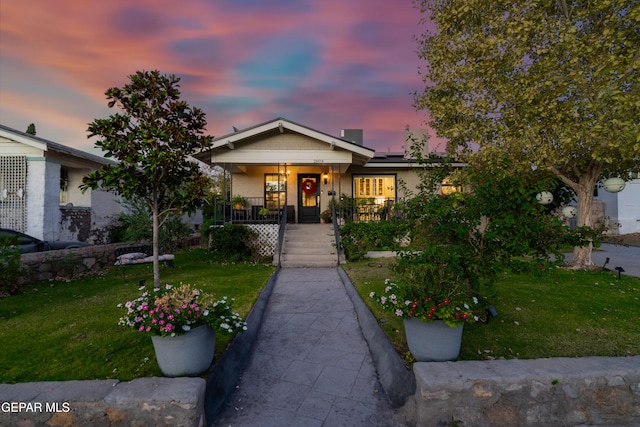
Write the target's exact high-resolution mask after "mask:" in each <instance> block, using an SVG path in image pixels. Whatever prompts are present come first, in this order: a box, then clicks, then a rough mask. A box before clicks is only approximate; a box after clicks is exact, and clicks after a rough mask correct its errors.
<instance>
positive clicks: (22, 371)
mask: <svg viewBox="0 0 640 427" xmlns="http://www.w3.org/2000/svg"><path fill="white" fill-rule="evenodd" d="M175 264H176V268H175V269H169V268H163V269H162V271H161V278H162V283H163V284H165V283H171V284H174V285H175V284H179V283H181V282H182V283H190V284H194V285H197V286H198V287H199V288H201V289H203V290H204V291H207V292H212V293H214V294H215V295H216V296H217V297H222V296H225V295H226V296H228V297H229V298H236V301H235V304H234V310H235V311H238V312H239V313H240V314H242V315H243V316H244V317H246V315H247V314H248V312H249V311H250V309H251V307H252V306H253V303H254V302H255V301H256V299H257V298H258V296H259V294H260V292H261V290H262V289H263V288H264V286H265V284H266V282H267V280H268V278H269V277H270V276H271V274H272V273H273V271H274V267H272V266H270V265H253V264H215V263H212V262H211V261H209V259H208V256H207V252H206V251H205V250H203V249H190V250H185V251H181V252H179V253H177V254H176V261H175ZM123 270H124V271H123V272H124V277H123V275H122V273H123V272H122V271H120V270H119V269H118V268H111V269H109V270H105V274H104V275H101V276H95V277H86V278H83V279H80V280H76V281H73V282H49V281H45V282H39V283H36V284H32V285H28V286H26V287H24V292H23V294H21V295H14V296H11V297H8V298H4V299H0V343H2V345H1V349H2V350H1V351H0V382H2V383H17V382H31V381H58V380H89V379H111V378H115V379H119V380H131V379H133V378H137V377H149V376H162V373H161V372H160V369H159V368H158V366H157V363H156V360H155V356H154V351H153V345H152V344H151V338H150V336H149V335H147V334H144V333H140V332H136V331H134V330H132V329H129V328H124V327H120V326H118V319H119V318H120V316H121V315H122V314H123V313H124V309H122V308H118V307H117V305H118V304H119V303H124V302H126V301H128V300H131V299H133V298H135V297H137V296H138V295H139V291H138V289H139V282H140V280H141V279H146V281H147V284H148V286H151V285H152V284H153V271H152V267H151V264H145V265H132V266H126V267H123ZM230 339H231V338H230V337H227V336H224V335H222V334H217V336H216V355H217V356H218V355H219V354H221V353H222V352H223V351H224V349H225V348H226V346H227V344H228V343H229V341H230Z"/></svg>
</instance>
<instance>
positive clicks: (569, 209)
mask: <svg viewBox="0 0 640 427" xmlns="http://www.w3.org/2000/svg"><path fill="white" fill-rule="evenodd" d="M577 213H578V210H577V209H576V208H575V207H574V206H565V207H564V208H562V215H564V217H565V218H575V217H576V214H577Z"/></svg>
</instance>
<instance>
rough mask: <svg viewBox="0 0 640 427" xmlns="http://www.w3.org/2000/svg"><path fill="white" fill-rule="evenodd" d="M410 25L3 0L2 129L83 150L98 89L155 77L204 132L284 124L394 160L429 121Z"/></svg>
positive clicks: (100, 106) (322, 6)
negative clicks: (174, 80)
mask: <svg viewBox="0 0 640 427" xmlns="http://www.w3.org/2000/svg"><path fill="white" fill-rule="evenodd" d="M419 20H420V14H419V12H418V11H417V10H416V9H414V8H413V4H412V1H411V0H399V1H393V2H392V1H388V0H296V1H293V0H289V1H286V0H272V1H265V0H233V1H232V0H217V1H212V0H185V1H181V2H177V1H165V0H136V1H130V0H109V1H104V2H93V1H80V0H56V1H51V0H29V1H24V0H2V1H0V123H2V124H3V125H5V126H9V127H12V128H14V129H17V130H20V131H25V130H26V129H27V126H28V125H29V123H35V125H36V130H37V135H38V136H39V137H42V138H46V139H49V140H53V141H56V142H59V143H62V144H65V145H69V146H72V147H76V148H79V149H84V150H88V151H91V150H92V147H93V141H91V140H88V139H87V132H86V129H87V125H88V123H89V122H91V121H92V120H94V119H95V118H106V117H107V116H108V115H109V114H112V113H113V112H114V111H113V110H110V109H108V108H107V106H106V104H107V103H106V99H105V96H104V92H105V91H106V89H107V88H109V87H112V86H122V85H123V84H125V83H126V82H127V76H128V75H130V74H132V73H134V72H135V71H137V70H143V69H144V70H153V69H158V70H160V71H161V72H163V73H166V74H176V75H178V76H179V77H181V78H182V81H181V90H182V99H183V100H185V101H186V102H188V103H189V104H190V105H192V106H197V107H200V108H202V109H203V110H204V111H205V113H206V115H207V121H208V127H207V130H208V132H209V133H210V134H211V135H214V136H220V135H223V134H226V133H229V132H231V131H232V126H235V127H238V128H243V127H247V126H252V125H254V124H257V123H260V122H263V121H267V120H270V119H273V118H276V117H285V118H288V119H290V120H292V121H295V122H298V123H300V124H302V125H306V126H309V127H312V128H314V129H317V130H319V131H322V132H326V133H329V134H334V135H339V133H340V130H341V129H344V128H361V129H364V139H365V145H366V146H368V147H371V148H374V149H376V150H377V151H380V152H382V151H384V152H386V151H392V152H398V151H402V147H403V145H404V132H405V127H406V126H410V127H424V121H425V114H424V112H416V111H415V109H414V108H413V106H412V93H413V92H414V91H419V90H420V89H421V87H422V82H421V78H420V76H419V73H418V71H419V67H420V65H421V62H420V60H419V59H418V57H417V55H416V53H415V51H416V44H415V42H414V41H413V36H414V35H416V34H420V33H422V32H423V31H424V27H421V26H420V25H419V24H418V23H419Z"/></svg>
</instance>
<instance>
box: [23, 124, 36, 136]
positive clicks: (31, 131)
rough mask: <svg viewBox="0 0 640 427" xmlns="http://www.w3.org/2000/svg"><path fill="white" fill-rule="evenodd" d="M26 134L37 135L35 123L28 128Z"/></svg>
mask: <svg viewBox="0 0 640 427" xmlns="http://www.w3.org/2000/svg"><path fill="white" fill-rule="evenodd" d="M25 133H28V134H29V135H33V136H35V135H36V125H34V124H33V123H30V124H29V126H27V131H26V132H25Z"/></svg>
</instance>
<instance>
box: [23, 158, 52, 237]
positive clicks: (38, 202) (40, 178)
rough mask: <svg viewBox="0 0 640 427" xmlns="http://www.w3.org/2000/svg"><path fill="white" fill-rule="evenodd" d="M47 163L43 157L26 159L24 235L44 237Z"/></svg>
mask: <svg viewBox="0 0 640 427" xmlns="http://www.w3.org/2000/svg"><path fill="white" fill-rule="evenodd" d="M46 169H47V162H46V160H45V158H44V157H27V191H26V194H25V196H26V198H27V209H26V216H27V221H26V223H27V225H26V229H25V233H26V234H29V235H31V236H33V237H36V238H38V239H42V238H43V236H44V203H45V196H44V194H45V180H46Z"/></svg>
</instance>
